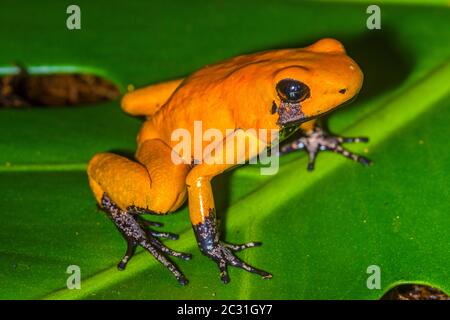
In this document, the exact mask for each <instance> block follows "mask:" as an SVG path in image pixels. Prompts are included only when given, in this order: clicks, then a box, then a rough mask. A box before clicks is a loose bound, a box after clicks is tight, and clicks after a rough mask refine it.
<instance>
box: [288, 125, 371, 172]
mask: <svg viewBox="0 0 450 320" xmlns="http://www.w3.org/2000/svg"><path fill="white" fill-rule="evenodd" d="M368 141H369V138H365V137H357V138H343V137H338V136H332V135H329V134H327V132H326V131H324V130H323V129H322V128H320V127H319V126H316V127H315V128H314V130H313V131H311V132H310V133H307V134H306V135H305V136H303V137H301V138H299V139H296V140H294V141H293V142H292V143H290V144H287V145H284V146H282V147H281V148H280V154H286V153H290V152H292V151H296V150H301V149H304V150H305V151H306V152H307V153H308V156H309V162H308V170H309V171H312V170H314V163H315V160H316V156H317V154H318V153H319V152H320V151H324V150H330V151H333V152H336V153H339V154H342V155H343V156H345V157H347V158H349V159H351V160H353V161H356V162H359V163H361V164H363V165H370V164H371V163H372V162H371V161H370V160H369V159H367V158H364V157H362V156H359V155H357V154H354V153H352V152H350V151H348V150H347V149H344V148H343V147H342V146H341V144H342V143H348V142H368Z"/></svg>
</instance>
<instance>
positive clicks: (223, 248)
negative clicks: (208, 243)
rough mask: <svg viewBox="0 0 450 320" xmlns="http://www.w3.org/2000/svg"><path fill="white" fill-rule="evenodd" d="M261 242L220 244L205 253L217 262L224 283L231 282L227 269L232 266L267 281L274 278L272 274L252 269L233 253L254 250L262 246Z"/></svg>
mask: <svg viewBox="0 0 450 320" xmlns="http://www.w3.org/2000/svg"><path fill="white" fill-rule="evenodd" d="M260 245H261V243H260V242H250V243H246V244H241V245H234V244H229V243H223V242H219V243H217V244H215V245H214V247H213V248H210V249H208V250H206V251H203V253H204V254H205V255H206V256H208V257H209V258H211V259H212V260H214V261H216V263H217V265H218V267H219V271H220V279H221V280H222V282H223V283H228V282H230V277H229V275H228V270H227V267H228V265H231V266H233V267H237V268H241V269H244V270H246V271H248V272H250V273H255V274H258V275H260V276H262V277H263V278H265V279H270V278H272V274H270V273H269V272H266V271H264V270H261V269H258V268H255V267H252V266H251V265H249V264H247V263H245V262H244V261H242V260H241V259H239V258H238V257H237V256H236V255H235V254H234V253H233V252H238V251H241V250H244V249H248V248H253V247H257V246H260Z"/></svg>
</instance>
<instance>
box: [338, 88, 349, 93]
mask: <svg viewBox="0 0 450 320" xmlns="http://www.w3.org/2000/svg"><path fill="white" fill-rule="evenodd" d="M346 92H347V89H345V88H344V89H341V90H339V93H341V94H345V93H346Z"/></svg>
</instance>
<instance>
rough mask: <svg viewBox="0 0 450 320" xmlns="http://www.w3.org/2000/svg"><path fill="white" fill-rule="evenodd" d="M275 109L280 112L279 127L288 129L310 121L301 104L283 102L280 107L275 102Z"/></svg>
mask: <svg viewBox="0 0 450 320" xmlns="http://www.w3.org/2000/svg"><path fill="white" fill-rule="evenodd" d="M272 108H273V109H276V112H278V121H277V125H278V126H280V127H281V128H286V127H290V126H294V125H299V124H300V123H303V122H305V121H308V120H309V117H307V116H306V115H305V114H304V113H303V111H302V107H301V105H300V103H299V102H294V103H292V102H287V101H286V102H285V101H281V103H280V104H279V105H276V103H275V102H273V107H272Z"/></svg>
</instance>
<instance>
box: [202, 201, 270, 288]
mask: <svg viewBox="0 0 450 320" xmlns="http://www.w3.org/2000/svg"><path fill="white" fill-rule="evenodd" d="M217 225H218V222H217V220H216V213H215V210H214V209H211V210H210V212H209V215H208V216H207V217H206V218H205V220H204V222H203V223H199V224H197V225H193V227H194V232H195V236H196V238H197V243H198V246H199V248H200V251H201V252H202V253H203V254H204V255H205V256H207V257H209V258H210V259H212V260H214V261H215V262H216V263H217V265H218V266H219V270H220V279H221V280H222V282H223V283H228V282H230V277H229V276H228V271H227V267H228V265H231V266H233V267H238V268H241V269H244V270H246V271H248V272H251V273H256V274H259V275H260V276H262V277H264V278H266V279H270V278H272V275H271V274H270V273H268V272H266V271H263V270H260V269H256V268H254V267H252V266H250V265H248V264H247V263H245V262H243V261H242V260H241V259H239V258H238V257H236V255H235V254H234V252H238V251H242V250H245V249H248V248H253V247H259V246H261V245H262V243H261V242H249V243H246V244H239V245H236V244H230V243H226V242H223V241H220V240H219V232H218V230H217Z"/></svg>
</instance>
